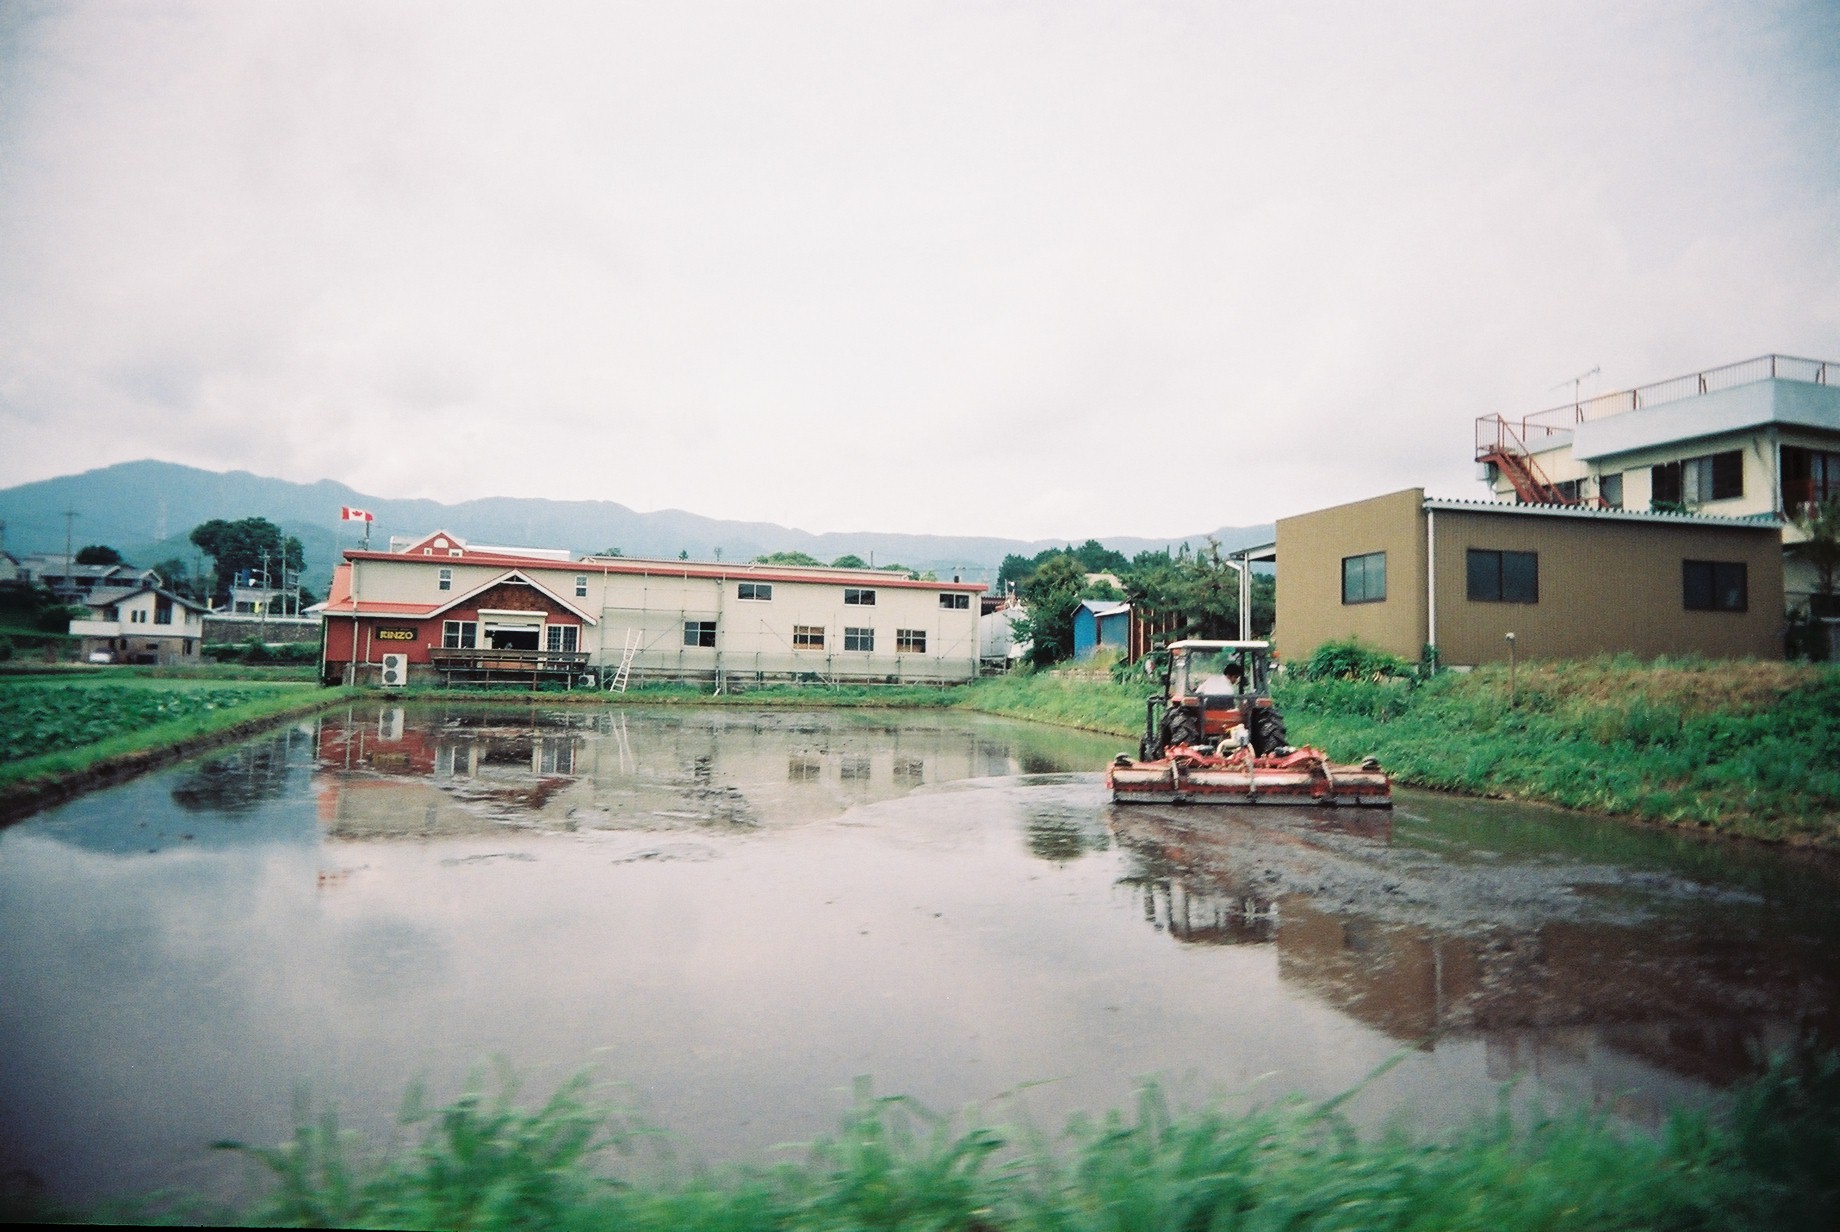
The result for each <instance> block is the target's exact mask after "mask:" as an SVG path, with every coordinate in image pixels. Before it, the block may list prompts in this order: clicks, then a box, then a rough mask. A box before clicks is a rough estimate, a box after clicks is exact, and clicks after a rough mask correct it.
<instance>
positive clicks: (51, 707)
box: [0, 670, 343, 813]
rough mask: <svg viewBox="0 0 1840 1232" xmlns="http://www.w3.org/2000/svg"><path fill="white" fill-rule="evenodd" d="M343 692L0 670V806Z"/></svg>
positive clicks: (12, 807)
mask: <svg viewBox="0 0 1840 1232" xmlns="http://www.w3.org/2000/svg"><path fill="white" fill-rule="evenodd" d="M245 675H247V673H245ZM341 696H343V693H342V692H340V691H335V690H327V689H321V688H319V687H318V686H317V685H315V684H312V683H310V682H307V683H302V682H298V681H292V680H248V679H242V680H230V679H217V678H211V677H208V676H207V677H206V678H202V679H196V678H178V677H171V676H159V675H155V674H152V673H147V674H120V673H119V672H118V671H116V670H110V671H107V672H93V673H85V674H44V675H24V676H16V675H9V676H5V677H0V813H4V812H14V811H17V810H19V809H21V808H29V807H36V806H37V805H40V804H43V803H44V802H45V801H47V800H49V799H55V798H57V797H59V796H61V795H64V794H68V793H69V792H71V791H74V790H78V789H80V788H81V787H83V786H86V785H88V784H91V783H94V782H98V781H107V780H110V779H113V778H117V777H120V776H123V775H126V774H131V773H134V772H136V771H139V770H143V769H146V768H147V767H149V766H151V765H155V764H158V763H159V762H161V761H165V760H169V759H171V758H173V757H177V756H180V755H182V754H184V753H188V752H191V751H193V750H196V749H199V748H203V747H206V746H207V745H209V744H212V743H215V742H217V741H220V740H227V739H231V738H234V737H236V736H238V735H241V734H243V733H245V732H246V731H248V730H250V729H251V728H253V727H256V726H259V725H261V724H263V723H268V722H273V721H274V720H276V719H278V718H282V717H285V716H287V715H291V714H298V713H305V712H308V711H312V710H317V709H319V708H320V707H321V706H324V705H326V704H327V703H328V702H331V701H335V700H337V699H338V698H339V697H341Z"/></svg>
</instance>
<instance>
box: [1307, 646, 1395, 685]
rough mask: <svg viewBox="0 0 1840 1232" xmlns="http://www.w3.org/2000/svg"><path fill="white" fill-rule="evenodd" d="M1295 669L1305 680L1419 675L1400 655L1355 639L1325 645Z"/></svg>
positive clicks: (1319, 647)
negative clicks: (1366, 644) (1374, 647)
mask: <svg viewBox="0 0 1840 1232" xmlns="http://www.w3.org/2000/svg"><path fill="white" fill-rule="evenodd" d="M1291 670H1292V671H1293V672H1295V673H1296V674H1297V675H1298V676H1299V677H1301V678H1302V679H1304V680H1387V679H1398V678H1404V677H1408V676H1413V675H1416V674H1417V669H1416V667H1414V665H1413V664H1411V663H1409V662H1407V661H1406V660H1404V659H1402V658H1400V657H1399V656H1398V655H1394V654H1388V653H1387V652H1386V651H1384V650H1375V649H1373V648H1371V647H1368V646H1363V645H1362V644H1361V643H1360V642H1358V641H1356V640H1354V639H1353V638H1350V639H1349V640H1347V641H1345V642H1324V643H1323V644H1322V645H1320V646H1318V647H1317V648H1316V652H1315V653H1314V654H1312V655H1311V656H1310V657H1309V658H1308V659H1306V660H1304V662H1303V663H1302V664H1301V665H1300V666H1298V667H1295V668H1293V669H1291Z"/></svg>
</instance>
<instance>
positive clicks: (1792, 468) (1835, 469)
mask: <svg viewBox="0 0 1840 1232" xmlns="http://www.w3.org/2000/svg"><path fill="white" fill-rule="evenodd" d="M1835 496H1840V453H1835V452H1833V451H1832V450H1826V449H1799V448H1797V447H1796V446H1794V445H1784V446H1783V448H1782V507H1783V512H1785V513H1787V514H1788V515H1789V516H1790V517H1795V516H1797V515H1799V514H1800V513H1801V512H1802V511H1803V510H1804V509H1806V508H1807V507H1808V506H1809V505H1818V504H1820V503H1821V502H1822V501H1824V500H1828V499H1830V498H1832V497H1835Z"/></svg>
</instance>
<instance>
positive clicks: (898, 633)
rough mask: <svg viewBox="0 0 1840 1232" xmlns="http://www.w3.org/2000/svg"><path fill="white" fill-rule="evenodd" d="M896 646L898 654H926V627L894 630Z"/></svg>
mask: <svg viewBox="0 0 1840 1232" xmlns="http://www.w3.org/2000/svg"><path fill="white" fill-rule="evenodd" d="M894 648H895V651H896V653H898V654H925V653H926V630H925V629H896V630H895V631H894Z"/></svg>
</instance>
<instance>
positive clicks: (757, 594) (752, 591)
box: [735, 582, 773, 602]
mask: <svg viewBox="0 0 1840 1232" xmlns="http://www.w3.org/2000/svg"><path fill="white" fill-rule="evenodd" d="M772 597H773V584H772V583H771V582H742V583H741V584H740V585H738V586H736V587H735V598H737V599H753V600H755V601H757V602H759V601H765V600H767V599H771V598H772Z"/></svg>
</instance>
